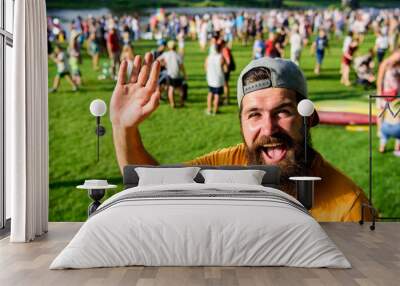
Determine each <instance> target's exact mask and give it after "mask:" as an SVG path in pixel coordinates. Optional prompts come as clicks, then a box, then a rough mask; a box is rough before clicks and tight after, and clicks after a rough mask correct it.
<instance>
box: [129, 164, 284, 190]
mask: <svg viewBox="0 0 400 286" xmlns="http://www.w3.org/2000/svg"><path fill="white" fill-rule="evenodd" d="M137 167H151V168H178V167H190V166H188V165H182V164H176V165H160V166H151V165H127V166H125V167H124V175H123V183H124V189H128V188H133V187H136V186H137V185H138V182H139V177H138V175H137V173H136V171H135V168H137ZM193 167H200V168H201V169H220V170H246V169H256V170H263V171H265V175H264V177H263V180H262V185H263V186H265V187H271V188H276V189H280V173H281V171H280V169H279V167H277V166H268V165H254V166H205V165H194V166H193ZM194 180H195V181H196V182H197V183H204V178H203V176H202V175H201V174H200V172H199V173H198V174H197V176H196V177H195V178H194Z"/></svg>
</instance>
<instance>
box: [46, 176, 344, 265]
mask: <svg viewBox="0 0 400 286" xmlns="http://www.w3.org/2000/svg"><path fill="white" fill-rule="evenodd" d="M132 265H144V266H291V267H330V268H350V267H351V265H350V263H349V262H348V260H347V259H346V258H345V256H344V255H343V253H342V252H341V251H340V250H339V249H338V248H337V247H336V245H335V244H334V242H333V241H332V240H331V239H330V238H329V237H328V235H327V234H326V233H325V231H324V230H323V229H322V228H321V226H320V225H319V224H318V222H317V221H316V220H314V219H313V218H312V217H311V216H310V215H309V213H308V212H307V210H306V209H305V208H304V207H303V206H302V205H301V204H300V203H299V202H298V201H297V200H295V199H294V198H293V197H291V196H289V195H287V194H285V193H284V192H282V191H280V190H278V189H273V188H269V187H264V186H258V185H241V184H198V183H190V184H175V185H153V186H138V187H134V188H130V189H126V190H124V191H122V192H120V193H118V194H115V195H114V196H112V197H110V198H109V199H107V200H106V201H105V202H104V203H103V204H102V205H101V206H100V207H99V208H98V210H97V211H96V212H95V213H94V214H93V215H92V216H91V217H90V218H89V219H88V220H87V221H86V222H85V223H84V224H83V225H82V227H81V229H80V230H79V231H78V233H77V234H76V235H75V237H74V238H73V239H72V240H71V242H70V243H69V244H68V245H67V246H66V247H65V248H64V249H63V250H62V252H61V253H60V254H59V255H58V256H57V257H56V258H55V259H54V261H53V262H52V264H51V265H50V269H65V268H92V267H119V266H132Z"/></svg>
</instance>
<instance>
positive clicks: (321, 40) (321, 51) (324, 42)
mask: <svg viewBox="0 0 400 286" xmlns="http://www.w3.org/2000/svg"><path fill="white" fill-rule="evenodd" d="M327 47H328V37H327V36H326V33H325V31H324V30H323V29H320V30H319V34H318V37H317V38H316V39H315V42H314V43H313V45H312V49H313V50H315V56H316V60H317V62H316V64H315V69H314V73H315V74H317V75H319V74H320V72H321V65H322V62H323V60H324V56H325V49H326V48H327Z"/></svg>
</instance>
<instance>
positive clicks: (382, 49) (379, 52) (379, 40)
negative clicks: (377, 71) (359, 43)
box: [375, 31, 389, 64]
mask: <svg viewBox="0 0 400 286" xmlns="http://www.w3.org/2000/svg"><path fill="white" fill-rule="evenodd" d="M388 48H389V38H388V36H387V34H384V33H382V31H379V32H378V35H377V37H376V41H375V50H376V57H377V58H378V64H380V63H381V62H382V61H383V58H384V57H385V53H386V51H387V49H388Z"/></svg>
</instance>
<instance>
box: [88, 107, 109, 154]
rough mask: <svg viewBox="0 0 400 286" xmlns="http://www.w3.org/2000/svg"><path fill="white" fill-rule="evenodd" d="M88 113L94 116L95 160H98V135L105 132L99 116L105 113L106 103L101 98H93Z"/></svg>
mask: <svg viewBox="0 0 400 286" xmlns="http://www.w3.org/2000/svg"><path fill="white" fill-rule="evenodd" d="M89 109H90V113H91V114H92V115H93V116H94V117H96V130H95V132H96V135H97V162H99V161H100V136H103V135H104V134H105V133H106V129H105V128H104V126H102V125H101V124H100V118H101V117H102V116H103V115H104V114H106V112H107V105H106V103H105V102H104V101H103V100H101V99H95V100H93V101H92V102H91V103H90V108H89Z"/></svg>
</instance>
